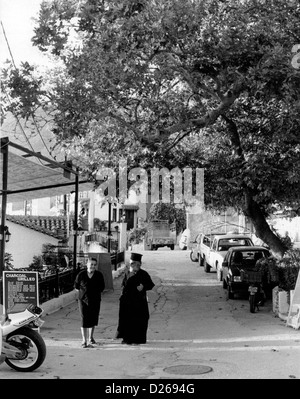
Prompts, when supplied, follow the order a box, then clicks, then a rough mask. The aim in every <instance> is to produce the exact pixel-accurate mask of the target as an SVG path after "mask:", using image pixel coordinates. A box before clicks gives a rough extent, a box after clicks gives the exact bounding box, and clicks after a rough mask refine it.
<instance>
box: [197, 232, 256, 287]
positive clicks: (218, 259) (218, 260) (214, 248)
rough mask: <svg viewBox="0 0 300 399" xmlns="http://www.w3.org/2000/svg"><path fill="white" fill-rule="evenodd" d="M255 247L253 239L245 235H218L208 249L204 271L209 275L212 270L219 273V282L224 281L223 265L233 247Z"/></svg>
mask: <svg viewBox="0 0 300 399" xmlns="http://www.w3.org/2000/svg"><path fill="white" fill-rule="evenodd" d="M250 245H253V242H252V240H251V238H250V237H249V236H248V235H244V234H239V233H235V234H228V233H227V234H222V235H216V236H215V237H214V239H213V242H212V244H211V247H210V248H209V249H208V251H207V254H206V256H205V259H204V265H203V266H204V271H205V272H206V273H209V272H210V271H211V270H213V271H216V272H217V280H218V281H222V280H223V269H222V263H223V261H224V257H225V255H226V253H227V251H228V249H229V248H231V247H236V246H250Z"/></svg>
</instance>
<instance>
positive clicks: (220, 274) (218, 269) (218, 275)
mask: <svg viewBox="0 0 300 399" xmlns="http://www.w3.org/2000/svg"><path fill="white" fill-rule="evenodd" d="M216 269H217V280H218V281H222V279H223V276H222V270H220V267H219V265H218V263H217V264H216Z"/></svg>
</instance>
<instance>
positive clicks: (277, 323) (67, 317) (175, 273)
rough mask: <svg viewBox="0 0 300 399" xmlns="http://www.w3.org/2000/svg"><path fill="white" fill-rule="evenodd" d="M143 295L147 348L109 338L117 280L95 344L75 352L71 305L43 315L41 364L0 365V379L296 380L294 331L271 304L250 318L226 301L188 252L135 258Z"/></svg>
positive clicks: (299, 350)
mask: <svg viewBox="0 0 300 399" xmlns="http://www.w3.org/2000/svg"><path fill="white" fill-rule="evenodd" d="M143 253H144V256H143V268H144V269H145V270H147V271H148V272H149V273H150V275H151V276H152V279H153V281H154V283H155V284H156V285H155V287H154V289H153V290H152V291H150V292H149V294H148V297H149V308H150V314H151V317H150V323H149V330H148V342H147V344H145V345H140V346H127V345H121V342H120V340H114V335H115V332H116V326H117V320H118V298H119V295H120V282H121V278H118V279H116V280H114V290H113V291H107V292H105V293H104V295H103V299H102V305H101V306H102V308H101V317H100V322H99V326H98V327H97V330H96V334H95V338H96V340H97V341H98V343H99V345H97V346H95V347H94V348H91V349H82V348H81V347H80V343H81V336H80V322H79V314H78V309H77V303H73V304H71V305H69V306H67V307H65V308H63V309H61V310H59V311H58V312H55V313H53V314H51V315H48V316H45V317H44V318H43V319H44V320H45V324H44V326H43V327H42V329H41V334H42V336H43V337H44V339H45V342H46V345H47V357H46V360H45V362H44V363H43V365H42V366H41V367H40V368H39V369H38V370H36V371H35V372H33V373H29V374H27V373H23V374H22V376H20V373H17V372H15V371H13V370H11V369H10V368H9V367H8V366H7V365H6V364H2V365H1V368H0V378H1V379H17V378H22V379H29V378H34V379H109V380H111V379H140V380H144V379H176V380H177V379H299V378H300V332H299V330H294V329H292V328H290V327H286V325H285V322H284V321H282V320H281V319H279V318H277V317H274V314H273V312H272V302H271V300H268V301H267V303H266V305H265V306H264V307H262V308H261V310H260V311H259V312H257V313H255V314H251V313H250V311H249V306H248V300H247V298H239V299H234V300H226V293H225V291H224V290H223V288H222V284H221V283H219V282H217V280H216V274H215V273H210V274H206V273H205V272H204V270H203V268H202V267H199V266H198V263H195V262H191V260H190V258H189V252H188V251H180V250H175V251H171V250H169V249H164V248H163V249H159V250H157V251H145V252H143Z"/></svg>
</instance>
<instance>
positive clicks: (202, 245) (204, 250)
mask: <svg viewBox="0 0 300 399" xmlns="http://www.w3.org/2000/svg"><path fill="white" fill-rule="evenodd" d="M216 234H218V235H221V234H222V233H209V234H204V233H199V234H197V236H196V238H195V240H194V241H193V242H192V244H195V245H194V246H193V247H192V248H191V253H190V258H191V261H192V262H199V266H203V265H204V259H205V257H206V256H207V254H208V251H209V248H210V246H211V243H212V241H213V239H214V237H215V235H216Z"/></svg>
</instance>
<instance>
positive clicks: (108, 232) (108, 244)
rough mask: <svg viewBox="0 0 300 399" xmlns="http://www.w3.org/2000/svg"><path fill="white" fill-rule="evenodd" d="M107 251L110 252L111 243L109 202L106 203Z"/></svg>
mask: <svg viewBox="0 0 300 399" xmlns="http://www.w3.org/2000/svg"><path fill="white" fill-rule="evenodd" d="M107 235H108V239H107V252H110V243H111V202H109V203H108V231H107Z"/></svg>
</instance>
